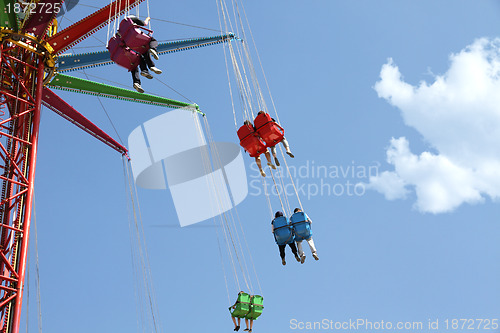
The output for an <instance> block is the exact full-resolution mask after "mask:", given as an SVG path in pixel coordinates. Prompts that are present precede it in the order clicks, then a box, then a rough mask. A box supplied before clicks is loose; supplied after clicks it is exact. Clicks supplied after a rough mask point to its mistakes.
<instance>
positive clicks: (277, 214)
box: [274, 211, 283, 217]
mask: <svg viewBox="0 0 500 333" xmlns="http://www.w3.org/2000/svg"><path fill="white" fill-rule="evenodd" d="M280 216H283V213H282V212H280V211H277V212H276V214H274V217H280Z"/></svg>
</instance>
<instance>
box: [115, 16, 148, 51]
mask: <svg viewBox="0 0 500 333" xmlns="http://www.w3.org/2000/svg"><path fill="white" fill-rule="evenodd" d="M143 30H144V32H143ZM118 33H119V34H120V36H121V38H122V40H123V42H124V43H125V45H127V46H128V47H129V48H130V49H132V50H134V51H136V52H139V53H140V54H144V53H146V52H148V51H149V43H150V42H151V38H152V36H151V35H152V33H153V31H152V30H149V29H146V28H144V27H141V26H139V25H137V24H135V23H134V22H133V21H132V19H130V18H126V19H123V20H122V21H121V22H120V27H119V28H118Z"/></svg>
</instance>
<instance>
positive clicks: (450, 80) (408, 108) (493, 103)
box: [368, 38, 500, 213]
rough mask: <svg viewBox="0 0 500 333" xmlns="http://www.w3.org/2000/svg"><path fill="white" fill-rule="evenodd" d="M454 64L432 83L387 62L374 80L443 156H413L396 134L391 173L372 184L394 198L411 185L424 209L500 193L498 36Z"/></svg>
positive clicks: (448, 208) (390, 155)
mask: <svg viewBox="0 0 500 333" xmlns="http://www.w3.org/2000/svg"><path fill="white" fill-rule="evenodd" d="M450 63H451V64H450V68H449V69H448V71H447V72H446V73H445V74H444V75H441V76H435V77H434V82H433V83H431V84H428V83H427V82H421V83H420V84H419V85H418V86H413V85H411V84H408V83H406V82H404V80H403V79H402V75H401V73H400V71H399V68H398V67H397V66H396V65H394V63H393V61H392V59H390V60H389V61H388V62H387V64H385V65H383V66H382V69H381V72H380V80H379V81H378V82H377V83H376V84H375V90H376V92H377V93H378V95H379V97H381V98H384V99H385V100H387V101H388V102H389V103H390V104H392V105H394V106H395V107H397V108H398V109H399V110H400V111H401V115H402V117H403V119H404V121H405V123H406V124H407V125H408V126H411V127H413V128H415V129H416V130H417V131H418V132H420V133H421V134H422V136H423V137H424V138H425V140H426V142H427V143H428V144H429V145H430V146H431V147H432V148H434V149H435V150H436V151H437V152H438V153H437V154H432V153H430V152H423V153H421V154H420V155H415V154H413V153H412V152H411V151H410V148H409V143H408V141H407V140H406V138H399V139H394V138H393V139H392V140H391V143H390V147H389V148H388V150H387V161H388V162H389V163H390V164H392V165H393V166H394V170H393V171H385V172H382V173H381V174H380V175H378V176H376V177H372V178H371V179H370V183H369V184H368V187H369V188H372V189H375V190H377V191H379V192H381V193H383V194H384V195H385V196H386V198H387V199H389V200H394V199H398V198H405V197H406V195H407V193H408V191H409V190H410V189H414V190H415V193H416V195H417V202H416V204H415V206H416V207H417V208H418V209H419V210H421V211H423V212H432V213H440V212H447V211H451V210H453V209H455V208H456V207H458V206H460V205H461V204H462V203H476V202H481V201H482V200H483V198H484V197H486V196H489V197H490V198H492V199H497V198H498V197H499V196H500V39H493V40H490V39H486V38H482V39H478V40H476V41H475V42H474V43H473V44H472V45H469V46H468V47H466V48H465V49H464V50H462V51H461V52H459V53H457V54H453V55H451V56H450Z"/></svg>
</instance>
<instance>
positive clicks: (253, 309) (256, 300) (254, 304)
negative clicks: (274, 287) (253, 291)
mask: <svg viewBox="0 0 500 333" xmlns="http://www.w3.org/2000/svg"><path fill="white" fill-rule="evenodd" d="M250 303H251V306H250V311H249V312H248V314H247V315H246V316H245V318H246V319H251V320H255V319H257V318H259V316H260V315H261V314H262V309H264V306H263V303H264V298H263V297H262V296H260V295H254V296H252V297H251V300H250Z"/></svg>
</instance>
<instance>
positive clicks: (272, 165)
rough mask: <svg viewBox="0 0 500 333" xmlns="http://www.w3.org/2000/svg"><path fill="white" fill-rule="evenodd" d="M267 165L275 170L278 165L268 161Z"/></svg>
mask: <svg viewBox="0 0 500 333" xmlns="http://www.w3.org/2000/svg"><path fill="white" fill-rule="evenodd" d="M267 165H269V167H270V168H272V169H273V170H276V166H275V165H274V164H272V163H269V162H268V163H267Z"/></svg>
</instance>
